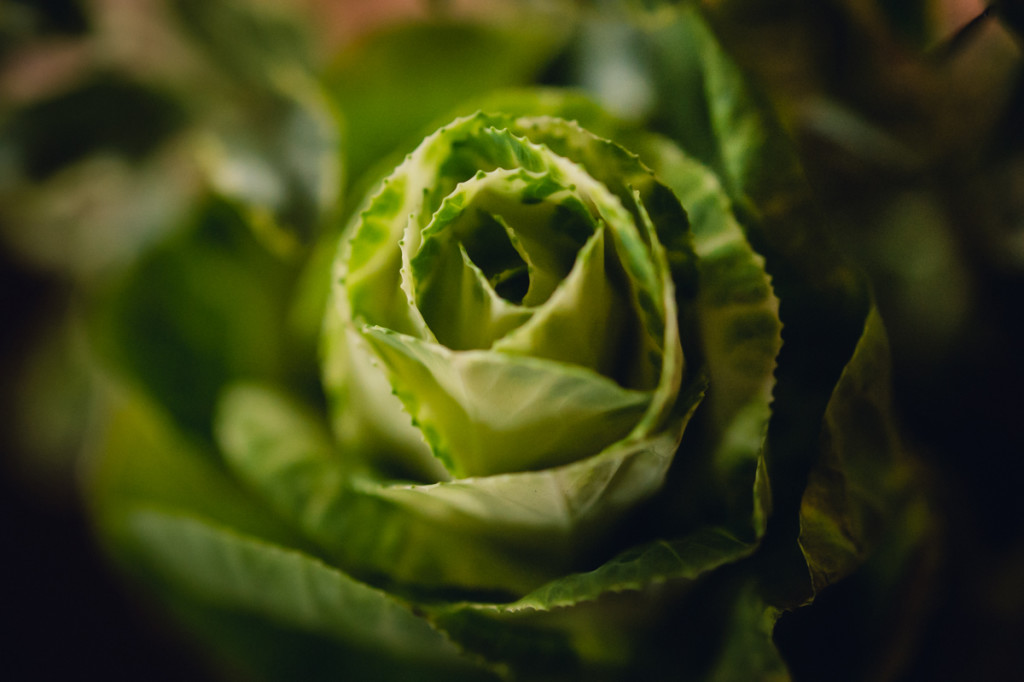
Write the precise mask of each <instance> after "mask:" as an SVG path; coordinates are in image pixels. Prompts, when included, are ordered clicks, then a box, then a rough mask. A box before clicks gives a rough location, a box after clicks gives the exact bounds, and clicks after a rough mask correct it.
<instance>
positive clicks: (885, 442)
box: [800, 309, 913, 592]
mask: <svg viewBox="0 0 1024 682" xmlns="http://www.w3.org/2000/svg"><path fill="white" fill-rule="evenodd" d="M889 365H890V358H889V342H888V338H887V336H886V332H885V327H884V326H883V324H882V320H881V318H880V317H879V315H878V312H877V311H876V310H874V309H873V310H872V311H871V313H870V315H869V316H868V319H867V322H866V323H865V327H864V336H863V337H862V338H861V340H860V343H859V344H858V345H857V349H856V351H855V352H854V354H853V358H851V360H850V363H849V364H848V365H847V366H846V369H845V370H844V371H843V374H842V376H841V377H840V378H839V382H838V383H837V384H836V388H835V391H834V392H833V394H832V399H831V401H829V405H828V408H827V409H826V412H825V423H824V427H823V432H822V454H821V457H820V458H819V459H818V461H817V463H816V464H815V466H814V468H813V469H812V470H811V473H810V475H809V477H808V482H807V489H806V491H805V493H804V497H803V502H802V504H801V507H800V548H801V550H802V551H803V554H804V557H805V558H806V559H807V565H808V567H809V569H810V571H811V579H812V583H813V586H814V589H815V591H816V592H818V591H821V590H822V589H823V588H825V587H826V586H827V585H829V584H831V583H834V582H836V581H837V580H839V579H841V578H843V577H845V576H846V575H848V574H849V573H851V572H852V571H853V570H854V569H856V568H857V567H858V566H859V565H860V564H861V563H862V562H863V561H865V560H866V558H867V557H868V556H869V555H870V554H871V552H872V550H873V549H874V548H875V546H876V544H877V543H878V541H879V539H880V537H881V535H882V534H883V533H884V531H885V530H886V528H887V527H888V525H889V524H890V522H891V521H892V519H893V518H894V516H895V515H896V514H897V512H898V510H899V508H900V506H901V505H902V504H903V503H904V502H905V500H906V498H907V495H908V494H909V484H910V482H911V479H910V477H911V475H912V474H913V469H912V464H911V461H910V460H909V459H908V457H907V456H906V455H905V452H904V447H903V443H902V440H901V438H900V435H899V432H898V430H897V427H896V424H895V417H894V412H893V406H892V400H891V397H890V367H889Z"/></svg>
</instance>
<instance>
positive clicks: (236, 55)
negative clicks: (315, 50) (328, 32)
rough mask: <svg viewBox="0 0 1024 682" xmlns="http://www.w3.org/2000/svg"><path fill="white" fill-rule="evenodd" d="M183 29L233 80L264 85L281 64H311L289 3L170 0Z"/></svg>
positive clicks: (305, 40)
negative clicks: (172, 0)
mask: <svg viewBox="0 0 1024 682" xmlns="http://www.w3.org/2000/svg"><path fill="white" fill-rule="evenodd" d="M171 4H172V6H173V8H174V9H175V10H176V12H177V15H178V17H179V18H180V19H181V22H182V26H183V27H184V29H185V33H186V35H188V36H190V37H191V38H192V39H193V40H195V42H196V43H197V44H198V45H199V46H200V47H202V48H203V49H204V50H205V51H206V52H207V54H209V55H210V56H211V57H212V58H213V61H214V63H216V64H217V65H218V66H219V67H220V68H222V69H224V70H225V71H226V72H227V73H228V74H229V75H230V76H231V77H232V79H233V80H235V79H239V80H241V81H242V82H244V83H246V84H247V85H248V86H250V87H255V88H256V89H258V90H266V89H269V88H268V87H267V86H268V85H270V84H271V83H272V79H273V78H274V76H275V74H276V72H277V71H278V70H280V69H281V68H282V67H284V68H287V69H293V68H301V69H304V70H308V69H310V68H311V67H312V65H313V58H312V54H311V44H310V36H309V35H308V30H307V29H306V27H304V26H303V25H302V23H301V17H300V16H299V15H298V13H297V12H296V11H295V8H294V6H293V5H292V4H291V3H287V2H284V3H266V2H251V1H249V0H220V2H203V0H174V2H172V3H171Z"/></svg>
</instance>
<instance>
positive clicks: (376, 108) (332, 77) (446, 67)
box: [328, 17, 568, 178]
mask: <svg viewBox="0 0 1024 682" xmlns="http://www.w3.org/2000/svg"><path fill="white" fill-rule="evenodd" d="M524 21H525V20H524ZM567 29H568V25H567V24H566V23H565V22H559V21H541V20H538V19H537V18H536V17H535V18H534V19H533V20H532V21H529V22H528V23H525V24H523V25H520V24H519V22H515V21H514V22H512V23H511V24H509V25H505V26H496V25H491V24H485V23H454V22H436V23H417V24H408V25H399V26H395V27H392V28H390V29H388V30H387V31H384V32H380V33H378V34H375V35H372V36H368V37H367V38H365V39H363V40H361V41H358V42H356V43H355V44H354V45H353V46H352V47H351V48H350V49H349V50H348V51H346V52H345V53H344V54H342V55H341V57H340V58H339V59H338V61H337V63H336V64H335V65H334V67H333V68H332V69H331V70H330V72H329V74H328V83H329V84H330V87H331V89H332V91H333V92H334V93H335V96H336V98H337V101H338V103H339V106H340V108H341V109H342V111H343V112H344V114H345V118H346V122H347V133H348V134H347V140H346V142H345V147H346V159H347V160H348V164H349V168H350V169H351V177H353V178H358V177H359V176H360V175H361V174H362V173H363V172H365V171H366V170H367V169H368V168H370V167H371V165H372V164H373V163H374V162H375V161H376V160H378V159H380V158H382V157H385V156H388V155H390V153H391V152H393V151H394V150H395V149H396V148H399V147H401V146H402V143H406V142H408V144H406V145H405V147H406V148H408V149H412V148H413V147H414V146H415V144H416V142H417V141H418V139H411V138H416V137H417V134H419V133H422V132H424V131H423V129H424V128H425V127H426V126H427V125H428V124H429V123H431V122H432V121H433V120H434V119H436V118H437V117H439V116H440V115H442V114H444V113H446V112H448V111H450V110H452V109H454V108H455V107H456V106H457V105H458V104H459V103H460V102H462V101H464V100H465V99H467V98H472V97H475V96H479V95H481V94H483V93H485V92H487V91H489V90H492V89H495V88H499V87H509V86H513V85H520V84H525V83H526V82H528V81H529V80H530V79H531V78H532V77H533V76H535V75H536V74H537V72H538V71H539V70H540V69H541V68H542V67H543V66H544V64H545V62H546V61H547V60H548V59H550V58H551V57H552V56H553V54H554V53H555V51H556V50H557V49H558V48H559V47H560V46H561V44H562V43H563V41H564V39H565V38H566V31H567Z"/></svg>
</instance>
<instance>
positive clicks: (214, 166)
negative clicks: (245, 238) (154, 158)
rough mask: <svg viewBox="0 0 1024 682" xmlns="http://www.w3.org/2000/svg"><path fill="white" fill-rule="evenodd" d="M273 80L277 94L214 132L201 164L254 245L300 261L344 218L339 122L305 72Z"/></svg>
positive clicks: (281, 71)
mask: <svg viewBox="0 0 1024 682" xmlns="http://www.w3.org/2000/svg"><path fill="white" fill-rule="evenodd" d="M268 78H270V81H271V87H272V88H273V89H272V90H269V91H267V92H264V93H262V95H261V96H260V98H259V101H258V103H257V104H254V105H253V106H250V107H247V108H244V109H237V110H233V113H232V114H231V115H230V116H228V117H227V119H226V120H224V121H221V122H220V123H219V125H217V126H215V127H214V130H213V131H211V133H210V134H209V135H208V136H206V137H205V138H204V142H205V144H204V145H203V146H202V147H201V148H200V151H201V158H202V159H203V161H204V162H205V166H206V169H207V171H208V172H209V174H210V177H211V179H212V181H213V184H214V186H215V187H216V189H217V190H218V191H219V192H220V193H222V194H223V195H224V196H225V197H228V198H230V199H233V200H235V201H237V202H238V205H239V207H240V209H241V210H242V211H243V212H244V213H245V214H246V216H247V219H248V224H249V226H250V227H251V228H252V229H253V232H254V234H255V235H256V237H257V238H259V239H260V241H262V242H263V243H264V244H265V245H266V246H267V248H268V249H270V250H271V251H273V252H275V253H278V254H279V255H281V256H282V257H285V258H293V259H294V258H296V257H298V256H300V255H301V253H302V251H303V249H304V247H306V246H308V245H309V244H310V243H311V242H312V241H313V240H314V239H315V238H316V237H317V235H318V233H319V231H320V227H321V225H322V223H323V221H324V218H325V217H326V216H329V215H334V214H336V213H337V212H339V211H340V210H341V202H340V199H341V193H342V184H343V177H344V171H343V164H342V159H341V131H340V127H341V121H340V119H339V114H338V112H337V111H336V109H335V107H334V106H333V104H332V103H331V102H330V101H329V99H328V98H327V96H326V94H325V93H324V92H323V91H322V89H321V87H320V86H319V84H317V83H316V82H315V81H314V80H313V79H312V78H311V77H310V76H308V75H307V74H305V73H304V72H303V71H301V70H299V69H285V68H277V69H276V70H275V71H274V72H273V74H271V76H268Z"/></svg>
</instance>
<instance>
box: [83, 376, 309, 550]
mask: <svg viewBox="0 0 1024 682" xmlns="http://www.w3.org/2000/svg"><path fill="white" fill-rule="evenodd" d="M110 403H111V405H110V408H109V419H108V421H107V423H106V425H105V428H104V430H103V432H102V434H101V435H100V437H99V438H98V440H97V441H96V442H95V443H92V444H91V448H92V450H93V452H92V456H91V459H90V460H89V461H88V462H87V463H88V465H89V466H88V469H87V472H86V473H87V476H88V479H89V487H88V491H89V502H90V505H91V507H92V510H93V512H94V516H95V518H96V520H97V522H98V523H99V524H100V527H101V529H102V530H103V536H102V537H103V539H104V540H107V541H113V542H114V543H115V544H116V543H118V542H120V541H121V539H123V533H124V532H125V528H124V526H123V523H124V520H125V518H126V514H127V513H128V510H131V509H135V508H137V507H139V506H140V505H143V506H146V507H147V508H159V509H170V510H175V511H176V512H179V513H185V514H191V515H195V516H201V517H203V518H206V519H210V520H212V521H215V522H217V523H219V524H224V525H228V526H231V527H232V528H235V529H237V530H238V531H239V532H242V533H247V534H250V535H253V536H255V537H259V538H263V539H265V540H268V541H272V542H283V543H288V544H291V545H292V546H300V547H301V546H303V545H302V540H301V538H300V537H299V536H297V535H296V534H295V533H293V532H292V531H291V530H290V529H289V528H288V526H287V525H286V524H284V523H282V522H281V521H280V520H279V519H277V518H275V517H274V516H273V514H270V513H268V510H267V509H266V507H265V506H263V505H262V503H260V502H258V501H257V500H255V499H254V498H252V497H250V496H249V495H248V494H246V493H245V492H244V491H243V490H242V489H240V488H239V486H238V485H237V483H235V482H234V481H233V480H231V478H230V477H229V476H227V475H226V474H225V472H224V471H223V469H221V468H219V467H218V466H217V465H216V464H214V462H213V459H214V457H213V455H212V453H210V452H208V451H207V450H206V449H205V447H204V446H203V445H202V444H200V443H199V442H198V441H196V440H195V439H193V438H190V437H189V436H187V435H186V434H183V433H181V432H179V431H178V430H177V429H176V428H175V426H173V425H172V423H171V421H170V420H169V419H168V417H167V415H166V414H162V413H161V412H160V411H159V410H158V409H157V408H155V407H153V405H152V403H151V402H149V401H147V400H146V399H145V398H144V397H139V396H138V395H132V394H131V393H128V394H126V395H114V396H112V397H111V399H110ZM114 550H115V553H116V554H118V555H122V553H123V552H124V551H126V550H127V546H119V547H118V546H115V547H114Z"/></svg>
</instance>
